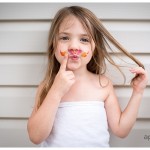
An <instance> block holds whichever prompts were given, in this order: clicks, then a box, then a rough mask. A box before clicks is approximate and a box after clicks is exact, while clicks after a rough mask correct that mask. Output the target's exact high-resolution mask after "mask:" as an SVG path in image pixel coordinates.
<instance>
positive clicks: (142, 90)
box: [133, 89, 144, 95]
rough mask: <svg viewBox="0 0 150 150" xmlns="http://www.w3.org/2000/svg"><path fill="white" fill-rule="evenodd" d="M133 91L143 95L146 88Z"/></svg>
mask: <svg viewBox="0 0 150 150" xmlns="http://www.w3.org/2000/svg"><path fill="white" fill-rule="evenodd" d="M133 93H134V94H141V95H143V93H144V89H140V90H139V89H133Z"/></svg>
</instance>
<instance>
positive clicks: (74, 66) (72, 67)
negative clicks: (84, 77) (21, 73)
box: [67, 64, 80, 71]
mask: <svg viewBox="0 0 150 150" xmlns="http://www.w3.org/2000/svg"><path fill="white" fill-rule="evenodd" d="M79 68H80V64H68V65H67V69H68V70H71V71H75V70H77V69H79Z"/></svg>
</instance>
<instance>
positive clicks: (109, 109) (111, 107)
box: [105, 67, 148, 137]
mask: <svg viewBox="0 0 150 150" xmlns="http://www.w3.org/2000/svg"><path fill="white" fill-rule="evenodd" d="M130 71H131V72H132V73H135V74H136V78H134V80H133V82H132V87H133V92H132V96H131V98H130V101H129V103H128V105H127V106H126V108H125V110H124V111H123V112H121V109H120V106H119V103H118V100H117V97H116V94H115V92H114V89H113V86H112V84H110V85H109V88H110V94H109V96H108V98H107V99H106V101H105V108H106V113H107V117H108V124H109V126H110V128H111V130H112V132H113V133H114V134H115V135H117V136H119V137H125V136H127V135H128V133H129V132H130V130H131V128H132V127H133V125H134V123H135V121H136V117H137V114H138V110H139V107H140V103H141V100H142V96H143V92H144V89H145V87H146V85H147V83H148V74H147V72H146V71H145V70H144V69H143V68H141V67H137V68H134V69H130Z"/></svg>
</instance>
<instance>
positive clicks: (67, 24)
mask: <svg viewBox="0 0 150 150" xmlns="http://www.w3.org/2000/svg"><path fill="white" fill-rule="evenodd" d="M75 25H78V26H79V27H80V28H82V29H83V30H84V31H85V29H84V27H83V25H82V23H81V22H80V20H79V19H78V18H77V17H75V16H73V15H70V16H68V17H66V18H65V19H64V20H63V21H62V23H61V24H60V27H59V32H62V31H66V30H69V29H70V28H72V27H73V26H75ZM85 32H86V31H85Z"/></svg>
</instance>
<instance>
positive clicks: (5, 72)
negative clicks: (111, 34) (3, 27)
mask: <svg viewBox="0 0 150 150" xmlns="http://www.w3.org/2000/svg"><path fill="white" fill-rule="evenodd" d="M135 57H137V58H138V59H139V60H141V62H142V63H143V64H144V65H145V68H146V70H147V71H148V75H149V78H150V62H149V58H150V56H149V55H135ZM122 58H123V59H124V60H125V61H126V62H127V63H131V61H130V60H129V59H127V58H125V57H122ZM46 60H47V59H46V57H45V55H42V54H41V55H36V54H35V55H29V54H27V55H21V54H19V55H15V54H14V55H11V54H10V55H0V70H1V78H0V85H4V86H8V85H20V86H22V85H25V86H32V85H38V84H39V83H40V82H41V80H42V79H43V77H44V74H45V71H46ZM115 61H116V62H117V63H120V60H119V59H117V58H116V57H115ZM127 63H125V64H123V65H125V66H127V67H123V68H122V70H123V72H124V74H125V75H126V77H127V82H126V84H125V85H129V84H130V81H131V79H132V78H133V77H134V75H133V74H131V73H130V72H129V68H130V67H135V65H134V64H133V63H132V65H131V64H127ZM120 64H121V63H120ZM121 65H122V64H121ZM107 75H108V76H109V77H110V78H111V79H112V81H113V82H114V84H115V85H121V84H123V77H122V75H121V74H120V72H119V71H118V70H117V69H116V68H115V67H113V66H112V65H108V71H107ZM118 79H119V80H118ZM148 85H150V81H149V83H148Z"/></svg>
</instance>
